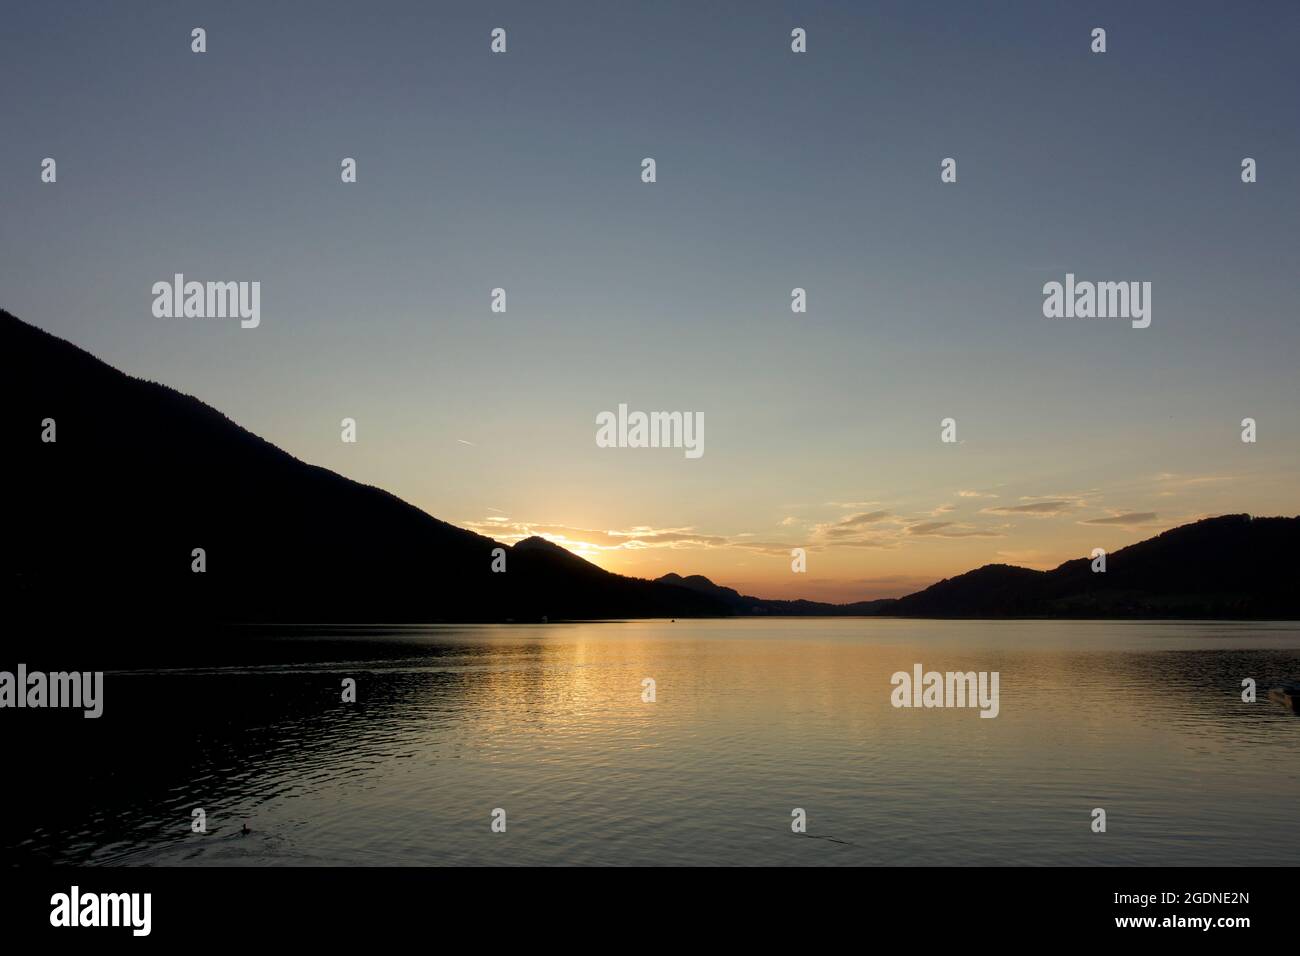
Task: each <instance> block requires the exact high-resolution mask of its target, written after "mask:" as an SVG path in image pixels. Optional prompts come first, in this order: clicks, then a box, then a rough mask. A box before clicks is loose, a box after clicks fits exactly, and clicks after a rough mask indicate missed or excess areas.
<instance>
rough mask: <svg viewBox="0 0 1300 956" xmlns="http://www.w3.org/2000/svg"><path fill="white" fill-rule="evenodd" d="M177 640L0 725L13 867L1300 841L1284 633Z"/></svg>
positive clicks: (944, 860) (1020, 857)
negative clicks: (171, 659) (898, 699)
mask: <svg viewBox="0 0 1300 956" xmlns="http://www.w3.org/2000/svg"><path fill="white" fill-rule="evenodd" d="M175 642H176V646H177V647H178V648H185V650H186V657H185V659H184V660H180V661H178V662H175V663H170V664H168V665H167V666H151V667H148V668H140V667H131V668H119V669H109V670H108V672H107V674H106V676H105V679H104V714H103V716H102V717H101V718H100V719H98V720H85V719H83V718H81V716H80V714H75V715H74V714H69V713H58V714H53V713H50V712H46V713H33V712H29V711H23V712H14V711H10V712H6V713H4V714H0V718H3V719H5V720H10V721H11V724H10V726H11V729H12V730H14V731H15V732H14V733H11V734H7V735H6V738H7V742H8V744H9V746H8V747H7V755H6V760H7V763H8V769H9V770H10V771H11V773H10V774H9V780H10V784H9V787H8V788H7V790H8V794H7V796H8V797H10V798H12V800H13V801H14V802H13V803H11V808H10V811H9V813H8V815H7V819H6V827H5V835H4V837H3V840H2V841H0V846H3V848H4V853H5V858H6V861H7V862H18V863H33V862H56V863H92V864H166V865H194V866H218V865H238V866H249V865H259V866H260V865H373V864H399V865H408V864H410V865H426V864H522V865H530V864H609V865H646V864H649V865H683V864H726V865H769V864H798V865H816V866H821V865H897V864H921V865H931V864H959V865H966V864H973V865H1022V864H1023V865H1041V864H1046V865H1059V864H1076V865H1098V864H1103V865H1104V864H1173V865H1192V864H1195V865H1202V864H1228V865H1234V864H1241V865H1257V864H1275V865H1276V864H1293V863H1294V862H1295V859H1296V852H1297V849H1300V799H1298V796H1300V716H1297V715H1296V714H1294V713H1292V712H1291V711H1290V710H1289V709H1287V708H1285V707H1284V706H1282V705H1281V704H1278V703H1276V702H1274V701H1271V700H1269V698H1268V689H1269V688H1270V687H1273V686H1275V685H1277V684H1279V683H1283V682H1286V681H1292V682H1294V681H1297V680H1300V625H1298V624H1296V623H1267V622H1265V623H1253V622H1252V623H1243V622H1150V621H1141V622H1115V621H1069V622H1062V621H931V620H889V619H824V618H823V619H800V618H783V619H761V620H692V621H687V620H678V621H676V622H670V621H631V622H610V623H576V624H549V625H498V626H450V625H449V626H427V627H370V628H319V629H312V628H293V629H262V630H256V631H248V632H246V633H245V634H244V635H243V636H242V637H240V638H237V639H231V640H230V641H229V642H224V643H222V644H221V645H220V646H203V647H190V646H189V645H187V644H186V642H185V638H184V637H183V635H182V634H181V633H180V632H178V634H177V636H176V638H175ZM46 657H48V658H50V659H51V660H53V661H54V663H52V664H50V665H49V666H50V667H55V666H58V667H66V668H74V667H76V666H77V662H76V661H75V660H72V659H71V658H68V659H57V660H56V658H58V654H57V652H55V653H54V654H52V655H51V654H49V653H47V654H46ZM205 658H210V659H205ZM230 661H237V662H238V663H237V664H234V665H232V664H231V663H229V662H230ZM13 663H14V662H13V661H9V662H7V663H6V665H5V666H7V667H11V666H12V665H13ZM918 664H919V665H921V666H922V667H923V668H924V670H926V671H931V670H934V671H940V672H947V671H954V672H964V671H975V672H997V673H998V674H999V683H998V687H999V701H998V712H997V716H996V717H995V718H992V719H988V718H982V717H980V711H979V710H978V709H975V708H969V707H967V708H961V707H953V708H946V707H945V708H900V707H895V706H893V704H892V703H891V694H892V693H893V691H894V687H893V686H892V685H891V675H892V674H894V673H895V672H899V671H902V672H907V673H909V674H910V673H911V672H912V671H913V668H914V666H915V665H918ZM345 678H350V679H352V680H355V682H356V695H357V699H356V701H355V703H346V702H344V701H343V700H342V688H343V682H344V679H345ZM646 678H650V679H653V681H654V700H653V702H647V701H646V700H643V694H645V690H644V687H645V685H643V681H644V680H645V679H646ZM1244 678H1254V679H1255V680H1256V681H1257V683H1258V697H1259V699H1258V701H1256V702H1255V703H1245V702H1243V701H1242V699H1241V694H1242V680H1243V679H1244ZM16 780H20V781H21V784H20V785H19V786H18V787H15V781H16ZM16 789H18V790H19V791H20V792H17V793H15V790H16ZM200 808H201V809H202V811H203V814H204V818H205V824H206V830H207V832H205V833H196V832H192V829H191V823H192V820H193V819H194V816H193V811H194V810H196V809H200ZM796 808H798V809H801V810H802V811H804V814H805V815H806V821H807V828H806V832H805V833H795V832H792V829H791V821H792V819H793V818H792V811H794V810H795V809H796ZM1095 808H1101V809H1103V810H1104V811H1105V814H1106V831H1105V832H1104V833H1098V832H1093V819H1094V817H1093V810H1094V809H1095ZM498 809H501V810H504V811H505V821H506V828H505V832H493V829H492V822H493V814H494V811H495V810H498ZM245 823H247V825H248V827H249V828H250V830H251V832H250V833H249V834H248V835H246V836H245V835H241V834H240V833H239V830H240V827H241V826H242V825H243V824H245Z"/></svg>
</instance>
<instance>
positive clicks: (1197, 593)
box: [889, 514, 1300, 619]
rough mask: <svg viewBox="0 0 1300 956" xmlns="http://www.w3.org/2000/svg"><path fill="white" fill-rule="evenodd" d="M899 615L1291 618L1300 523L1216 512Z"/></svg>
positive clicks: (977, 582)
mask: <svg viewBox="0 0 1300 956" xmlns="http://www.w3.org/2000/svg"><path fill="white" fill-rule="evenodd" d="M889 613H890V614H892V615H898V616H901V617H1093V618H1097V617H1168V618H1190V617H1199V618H1277V619H1293V618H1297V617H1300V518H1252V517H1251V516H1250V515H1245V514H1241V515H1223V516H1221V517H1216V518H1205V519H1202V520H1201V521H1197V522H1194V523H1192V524H1187V525H1182V526H1181V527H1178V528H1172V529H1170V530H1169V531H1166V532H1164V533H1163V534H1160V535H1157V536H1156V537H1154V538H1149V539H1147V540H1146V541H1140V542H1138V543H1137V544H1134V545H1130V546H1129V547H1127V548H1121V549H1119V550H1118V551H1114V552H1112V553H1111V554H1109V555H1107V556H1106V570H1105V572H1104V573H1099V572H1094V571H1093V570H1092V561H1091V560H1089V559H1088V558H1078V559H1076V560H1073V561H1067V562H1065V563H1064V564H1062V565H1060V566H1059V567H1057V568H1055V569H1053V570H1051V571H1032V570H1029V569H1027V568H1017V567H1012V566H1010V565H1005V564H990V565H986V566H984V567H982V568H978V569H976V570H974V571H968V572H967V573H965V574H961V575H958V576H957V577H955V578H949V579H945V580H943V581H940V582H938V583H937V584H933V585H931V586H930V587H928V588H926V589H925V590H923V591H918V592H916V593H915V594H909V595H908V596H907V597H904V598H900V599H899V600H898V601H896V602H895V603H894V604H893V605H892V606H891V607H890V609H889Z"/></svg>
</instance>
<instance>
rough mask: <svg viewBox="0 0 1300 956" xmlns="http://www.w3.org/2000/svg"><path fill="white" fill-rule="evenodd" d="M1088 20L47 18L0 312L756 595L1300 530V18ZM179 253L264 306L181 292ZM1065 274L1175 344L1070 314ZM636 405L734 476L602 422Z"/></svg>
mask: <svg viewBox="0 0 1300 956" xmlns="http://www.w3.org/2000/svg"><path fill="white" fill-rule="evenodd" d="M1077 6H1078V7H1079V8H1078V9H1075V8H1074V7H1075V5H1066V4H1046V3H1040V2H1032V3H1023V4H1018V3H1007V4H996V5H989V6H988V7H983V6H981V5H979V4H961V5H960V6H958V5H945V6H944V7H942V8H940V7H936V6H931V5H929V4H921V3H903V2H898V3H885V4H870V5H868V4H852V5H849V4H832V3H813V4H793V3H762V2H757V3H734V4H721V3H719V4H708V5H701V4H689V3H655V4H652V5H646V7H645V9H643V10H639V11H635V12H634V11H632V10H630V9H628V8H627V5H623V4H607V3H595V2H592V3H583V4H573V3H544V4H543V3H535V2H529V3H494V4H480V3H470V2H465V3H447V4H441V3H439V4H428V3H379V4H376V5H375V12H374V15H373V16H370V17H368V18H366V19H364V20H363V21H361V22H360V23H358V20H357V18H356V17H355V7H354V5H353V4H330V3H320V4H291V3H276V4H262V3H222V4H198V3H156V4H148V3H139V4H132V5H130V7H129V8H119V10H118V11H116V12H113V11H110V10H107V9H104V7H103V6H102V5H100V4H95V3H85V4H75V3H69V4H58V5H37V4H24V5H22V6H21V7H18V8H15V9H14V10H12V11H9V12H8V13H7V14H6V18H5V21H6V22H5V29H4V31H3V32H2V33H0V54H2V55H3V57H4V61H5V63H6V69H7V73H8V79H7V82H6V83H5V84H4V85H3V87H0V116H3V118H4V126H3V129H4V133H3V139H4V142H5V148H4V149H3V151H0V306H2V307H4V308H6V309H8V310H10V311H12V312H13V313H15V314H16V315H18V316H19V317H20V318H23V319H25V320H27V321H29V322H32V323H34V324H36V325H37V326H39V327H41V328H44V329H46V330H48V331H50V332H53V333H54V334H56V335H59V336H62V337H64V338H67V339H69V340H70V341H72V342H73V343H75V344H77V345H79V346H81V347H83V348H85V349H87V350H89V351H90V352H92V353H93V354H95V355H97V356H99V357H100V358H102V359H104V360H105V361H107V362H109V363H110V364H112V365H114V366H116V367H117V368H120V369H122V370H124V371H126V372H129V373H131V374H134V375H139V376H141V377H144V378H148V379H152V380H156V381H160V382H162V383H164V384H167V385H170V386H172V387H175V388H177V389H179V390H181V391H183V392H186V393H189V394H193V395H195V396H197V397H198V398H200V399H202V400H204V401H206V402H208V403H209V404H211V405H213V406H215V407H216V408H218V409H220V410H221V411H222V412H224V413H226V414H227V415H229V416H230V417H231V418H232V419H234V420H235V421H237V422H239V423H240V424H241V425H243V426H245V427H247V428H249V429H250V430H251V431H253V432H255V433H257V434H259V435H261V436H263V437H265V438H267V439H268V440H270V441H272V442H274V443H275V444H277V445H279V446H280V447H282V448H284V449H286V450H287V451H289V452H291V453H292V454H294V455H296V456H297V457H299V458H302V459H304V460H306V461H310V462H313V463H318V464H321V465H324V466H326V467H329V468H332V469H334V470H336V471H338V472H340V473H341V474H344V475H347V476H349V477H352V478H355V479H357V480H359V481H363V482H367V483H370V484H375V485H378V486H380V487H382V488H385V489H387V490H389V491H391V492H393V493H395V494H397V495H399V496H400V497H402V498H404V499H406V500H408V501H410V502H412V503H414V504H415V505H417V506H419V507H421V508H423V509H425V510H426V511H428V512H429V513H431V514H434V515H436V516H438V517H440V518H442V519H444V520H447V521H450V522H453V523H455V524H459V525H462V526H466V527H470V528H473V529H474V530H477V531H480V532H482V533H485V534H490V535H492V536H493V537H496V538H498V539H500V540H503V541H514V540H518V539H519V538H521V537H524V536H526V535H529V534H542V535H545V536H547V537H550V538H552V539H553V540H556V541H558V542H559V543H561V544H563V545H565V546H566V547H571V548H573V549H574V550H576V551H578V552H579V553H581V554H583V555H584V556H586V557H588V558H590V559H591V560H593V561H595V562H596V563H598V564H600V565H601V566H603V567H606V568H608V569H611V570H615V571H619V572H622V573H627V574H635V575H644V576H657V575H659V574H663V573H665V572H668V571H677V572H679V573H683V574H687V573H703V574H706V575H708V576H709V577H711V578H713V579H714V580H716V581H718V582H720V583H724V584H727V585H730V586H733V587H737V588H739V589H741V590H743V591H745V592H747V593H752V594H758V595H761V596H766V597H798V596H802V597H809V598H818V599H827V600H854V599H860V598H871V597H881V596H892V595H898V594H902V593H906V592H908V591H912V590H916V589H917V588H919V587H923V586H925V585H927V584H930V583H932V582H933V581H935V580H937V579H939V578H941V577H945V576H949V575H952V574H955V573H959V572H961V571H964V570H968V569H970V568H972V567H976V566H978V565H981V564H986V563H991V562H1006V563H1014V564H1021V565H1027V566H1030V567H1038V568H1047V567H1052V566H1055V565H1056V564H1058V563H1060V562H1061V561H1064V560H1067V559H1069V558H1073V557H1080V556H1086V555H1087V554H1088V552H1089V551H1090V550H1091V549H1092V548H1094V547H1103V548H1107V549H1114V548H1117V547H1120V546H1122V545H1124V544H1128V543H1131V542H1134V541H1137V540H1139V539H1142V538H1145V537H1149V536H1151V535H1152V534H1155V533H1157V532H1159V531H1161V530H1164V529H1166V528H1169V527H1172V526H1175V525H1178V524H1182V523H1185V522H1187V521H1191V520H1194V519H1196V518H1198V517H1203V516H1206V515H1213V514H1224V513H1236V512H1243V511H1248V512H1251V513H1254V514H1260V515H1276V514H1288V515H1295V514H1297V513H1300V474H1298V471H1300V464H1298V463H1300V415H1298V414H1297V413H1298V411H1300V389H1298V388H1297V376H1296V363H1297V356H1300V319H1298V316H1297V311H1296V303H1297V301H1298V299H1297V293H1298V292H1300V262H1298V261H1297V245H1296V231H1297V223H1300V179H1297V177H1296V175H1295V172H1294V165H1295V158H1296V156H1297V155H1300V149H1298V148H1300V131H1298V128H1297V124H1296V113H1295V91H1296V82H1297V80H1296V71H1295V62H1296V50H1297V49H1300V7H1297V6H1295V5H1282V4H1278V5H1272V4H1258V5H1256V4H1249V5H1244V6H1242V7H1241V8H1226V7H1225V6H1224V5H1222V4H1183V3H1178V4H1173V3H1152V4H1141V5H1134V4H1130V3H1116V4H1089V5H1087V8H1086V9H1084V8H1083V7H1084V5H1077ZM849 7H852V9H848V8H849ZM123 9H129V10H130V15H129V16H125V15H123V13H122V10H123ZM990 10H996V11H997V15H996V16H994V15H991V13H990ZM1194 13H1195V15H1193V14H1194ZM195 26H203V27H205V28H206V29H207V31H208V52H207V53H205V54H201V55H200V54H194V53H191V51H190V30H191V28H192V27H195ZM498 26H501V27H504V28H506V29H507V31H508V38H509V49H508V52H507V53H506V54H504V55H493V54H491V53H490V52H489V49H488V43H489V33H490V31H491V30H492V28H494V27H498ZM796 26H802V27H804V28H805V29H807V31H808V52H807V53H806V54H802V55H796V54H792V53H791V52H790V46H789V35H790V30H791V29H792V28H794V27H796ZM1095 26H1102V27H1105V28H1106V29H1107V31H1108V46H1109V50H1108V52H1107V53H1105V54H1102V55H1096V54H1092V53H1091V52H1090V51H1089V33H1090V31H1091V29H1092V28H1093V27H1095ZM47 156H48V157H53V158H55V159H56V160H57V163H58V180H57V182H56V183H53V184H50V183H42V182H41V181H40V163H41V160H42V159H43V158H44V157H47ZM647 156H650V157H654V158H655V160H656V162H657V173H658V181H657V182H656V183H653V184H644V183H642V182H641V180H640V171H641V165H640V164H641V160H642V158H643V157H647ZM1247 156H1249V157H1253V158H1255V159H1256V160H1257V162H1258V169H1259V181H1258V182H1256V183H1253V184H1249V185H1246V184H1243V183H1242V182H1241V179H1240V163H1241V160H1242V158H1243V157H1247ZM343 157H355V158H356V160H357V162H358V181H357V182H356V183H355V184H346V185H345V184H343V183H341V182H340V177H339V164H340V160H341V159H342V158H343ZM945 157H954V158H955V159H956V160H957V163H958V181H957V182H956V183H955V184H942V183H940V181H939V164H940V161H941V160H942V159H943V158H945ZM177 272H181V273H184V274H185V275H186V276H187V278H195V279H200V280H232V281H253V280H256V281H260V282H261V284H262V321H261V326H260V327H259V328H257V329H241V328H240V327H239V323H238V322H237V321H228V320H219V319H158V318H155V317H154V316H153V315H152V314H151V311H150V305H151V302H152V296H151V294H150V289H151V286H152V285H153V283H154V282H156V281H159V280H170V279H171V277H172V275H173V274H175V273H177ZM1067 272H1072V273H1075V274H1076V275H1077V276H1078V277H1079V278H1080V279H1089V280H1097V281H1101V280H1112V281H1128V280H1136V281H1149V282H1151V283H1152V304H1153V311H1152V323H1151V326H1150V328H1147V329H1141V330H1138V329H1133V328H1130V326H1129V323H1128V322H1127V321H1124V320H1114V319H1108V320H1103V319H1092V320H1083V319H1047V318H1044V316H1043V312H1042V301H1043V296H1042V287H1043V284H1044V283H1045V282H1049V281H1053V280H1056V281H1061V280H1063V278H1064V276H1065V274H1066V273H1067ZM796 286H797V287H802V288H805V289H807V291H808V302H809V308H808V312H807V313H806V314H792V312H791V310H790V291H791V289H792V288H794V287H796ZM496 287H503V288H505V289H506V290H507V294H508V311H507V312H506V313H505V314H493V313H492V312H490V311H489V301H490V300H489V297H490V293H491V290H492V289H493V288H496ZM620 403H626V404H627V405H628V406H629V407H631V408H633V409H641V410H646V411H651V410H680V411H699V412H702V413H703V415H704V419H705V436H704V437H705V443H704V448H705V452H704V454H703V456H702V457H701V458H699V459H698V460H689V459H687V458H686V457H685V456H684V455H683V454H682V451H681V450H680V449H677V450H674V449H630V448H616V449H608V448H598V447H597V446H596V443H595V440H594V439H595V432H596V416H597V415H598V414H599V413H600V412H602V411H609V410H614V409H617V407H618V405H619V404H620ZM1248 416H1249V417H1253V418H1255V419H1256V420H1257V422H1258V429H1259V437H1258V441H1257V442H1256V443H1255V444H1245V443H1243V442H1242V441H1241V440H1240V433H1241V425H1240V423H1241V420H1242V419H1243V418H1245V417H1248ZM344 417H353V418H355V419H356V421H357V425H358V438H359V440H358V442H357V443H356V444H355V445H348V444H344V443H342V442H341V441H340V439H339V431H340V429H339V422H340V420H341V419H342V418H344ZM946 417H952V418H955V419H956V422H957V437H958V439H959V442H958V443H957V444H943V443H941V442H940V440H939V436H940V421H941V419H943V418H946ZM128 424H129V423H128ZM331 517H332V516H325V517H324V519H323V520H331ZM793 547H804V548H807V549H808V554H809V557H808V573H807V574H798V575H797V574H793V573H791V570H790V549H791V548H793Z"/></svg>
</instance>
